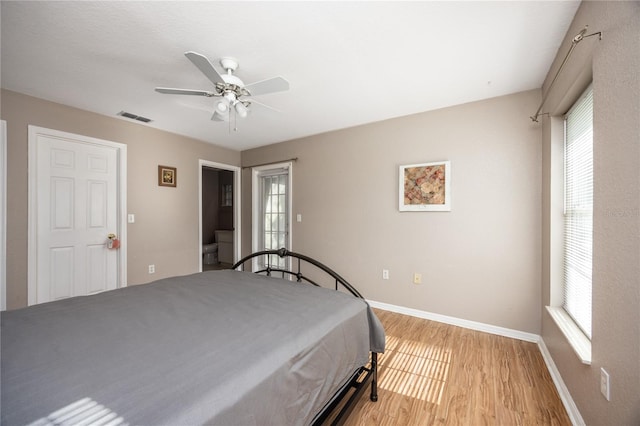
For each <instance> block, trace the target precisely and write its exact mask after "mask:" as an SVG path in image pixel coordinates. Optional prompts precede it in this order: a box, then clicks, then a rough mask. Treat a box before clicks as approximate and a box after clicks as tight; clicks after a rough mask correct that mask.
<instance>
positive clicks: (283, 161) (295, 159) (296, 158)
mask: <svg viewBox="0 0 640 426" xmlns="http://www.w3.org/2000/svg"><path fill="white" fill-rule="evenodd" d="M289 161H298V157H294V158H289V159H287V160H280V161H270V162H268V163H261V164H253V165H251V166H242V168H243V169H250V168H252V167H260V166H270V165H272V164H278V163H287V162H289Z"/></svg>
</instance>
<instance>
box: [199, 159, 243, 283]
mask: <svg viewBox="0 0 640 426" xmlns="http://www.w3.org/2000/svg"><path fill="white" fill-rule="evenodd" d="M203 167H210V168H213V169H220V170H228V171H230V172H233V228H234V232H233V261H234V262H237V261H238V260H240V254H241V253H242V250H241V247H240V244H241V241H242V238H241V228H242V227H241V223H242V222H241V217H240V214H241V212H242V209H241V208H240V207H241V206H240V200H241V199H242V197H241V196H240V192H241V191H242V186H241V181H240V178H241V175H242V173H241V172H242V169H241V168H240V167H238V166H231V165H229V164H222V163H216V162H215V161H209V160H202V159H200V160H198V253H199V256H200V257H199V258H198V259H199V260H198V265H199V266H198V271H200V272H202V168H203Z"/></svg>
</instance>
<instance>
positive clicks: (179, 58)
mask: <svg viewBox="0 0 640 426" xmlns="http://www.w3.org/2000/svg"><path fill="white" fill-rule="evenodd" d="M578 5H579V2H578V1H513V2H489V1H472V2H457V1H445V2H398V1H394V2H369V1H356V2H335V1H326V2H266V1H263V2H243V1H234V2H220V1H215V2H214V1H211V2H180V1H171V2H108V1H96V2H54V1H50V2H27V1H20V2H7V1H3V2H2V5H1V14H2V27H1V37H2V39H1V41H2V51H1V55H2V56H1V65H2V68H1V74H0V77H1V82H2V87H3V88H5V89H9V90H13V91H17V92H21V93H25V94H28V95H32V96H36V97H39V98H43V99H47V100H51V101H54V102H59V103H63V104H66V105H71V106H74V107H77V108H82V109H85V110H89V111H94V112H97V113H100V114H104V115H108V116H115V114H117V113H118V112H119V111H122V110H125V111H128V112H131V113H134V114H137V115H141V116H145V117H149V118H151V119H152V120H154V121H153V122H152V123H150V124H141V125H148V126H151V127H156V128H158V129H163V130H167V131H170V132H174V133H178V134H182V135H186V136H190V137H193V138H196V139H200V140H203V141H207V142H210V143H214V144H216V145H221V146H226V147H229V148H233V149H238V150H243V149H247V148H252V147H257V146H261V145H267V144H271V143H276V142H280V141H284V140H289V139H294V138H299V137H303V136H308V135H313V134H318V133H323V132H327V131H331V130H336V129H341V128H346V127H352V126H357V125H360V124H365V123H370V122H374V121H379V120H385V119H389V118H393V117H398V116H403V115H409V114H414V113H419V112H423V111H428V110H433V109H437V108H442V107H447V106H451V105H456V104H461V103H466V102H472V101H476V100H480V99H486V98H491V97H495V96H501V95H505V94H509V93H515V92H519V91H523V90H529V89H535V88H540V87H541V85H542V82H543V79H544V77H545V75H546V73H547V71H548V69H549V66H550V65H551V62H552V61H553V59H554V57H555V55H556V52H557V50H558V48H559V46H560V43H561V41H562V39H563V37H564V35H565V33H566V31H567V29H568V27H569V24H570V23H571V20H572V19H573V16H574V14H575V12H576V10H577V8H578ZM189 50H192V51H196V52H199V53H201V54H203V55H205V56H207V57H208V58H209V59H210V60H211V62H212V63H213V64H214V65H216V66H217V65H218V59H219V58H220V57H223V56H234V57H236V58H237V59H238V60H239V62H240V68H239V69H238V71H237V75H238V76H239V77H240V78H241V79H242V80H243V81H244V82H245V83H246V84H249V83H252V82H255V81H259V80H263V79H265V78H269V77H274V76H278V75H280V76H282V77H284V78H286V79H287V80H288V81H289V82H290V85H291V89H290V90H289V91H288V92H282V93H275V94H270V95H264V96H260V97H256V99H257V100H259V101H261V102H264V103H266V104H268V105H270V106H272V107H274V108H277V109H279V110H281V112H280V113H278V112H275V111H272V110H270V109H266V108H263V107H260V106H257V105H253V106H252V111H251V114H250V116H249V117H247V118H246V119H244V120H238V125H237V127H238V130H237V131H230V128H229V125H228V124H227V123H224V122H215V121H211V120H210V117H211V114H212V111H213V102H214V100H213V98H205V97H196V96H184V95H163V94H159V93H156V92H155V91H154V88H155V87H156V86H165V87H180V88H189V89H203V90H211V89H212V84H211V83H210V82H209V80H207V79H206V78H205V77H204V75H203V74H202V73H201V72H200V71H199V70H198V69H197V68H196V67H195V66H194V65H193V64H192V63H191V62H190V61H189V60H188V59H187V58H186V57H185V56H184V52H186V51H189ZM220 71H221V70H220ZM221 72H222V71H221ZM534 112H535V111H531V113H532V114H533V113H534ZM120 119H122V120H126V119H125V118H120ZM523 119H526V117H523Z"/></svg>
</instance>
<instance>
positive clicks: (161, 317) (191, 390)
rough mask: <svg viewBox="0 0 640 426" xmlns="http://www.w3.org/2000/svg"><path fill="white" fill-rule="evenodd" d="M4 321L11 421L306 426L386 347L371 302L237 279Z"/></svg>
mask: <svg viewBox="0 0 640 426" xmlns="http://www.w3.org/2000/svg"><path fill="white" fill-rule="evenodd" d="M1 321H2V336H1V344H2V347H1V356H2V358H1V380H2V382H1V420H2V424H3V425H23V424H29V423H33V422H35V423H36V424H60V422H61V421H62V420H65V419H66V420H67V421H68V423H70V424H77V423H78V421H80V420H86V421H87V422H88V423H96V422H98V421H102V422H103V423H106V422H107V421H111V422H112V424H125V423H128V424H132V425H197V424H219V425H267V424H273V425H303V424H308V423H310V422H311V421H312V419H313V417H314V416H315V414H316V413H317V412H318V411H320V410H321V408H322V407H323V406H324V404H325V403H326V402H327V400H328V399H329V398H330V397H331V396H332V395H333V393H334V392H335V391H336V390H337V389H338V388H339V387H341V386H342V385H343V384H344V382H345V381H346V380H347V379H348V377H349V376H350V374H351V373H352V372H353V371H354V370H355V369H356V368H357V367H359V366H361V365H364V364H366V363H367V360H368V352H369V349H372V350H374V351H377V352H382V351H383V350H384V331H383V330H382V327H381V325H380V323H379V321H378V319H377V318H376V317H375V315H374V314H373V312H372V311H371V309H370V308H369V307H368V305H367V304H366V303H365V302H364V301H363V300H361V299H357V298H355V297H352V296H351V295H347V294H344V293H341V292H337V291H334V290H329V289H323V288H317V287H313V286H311V285H305V284H297V283H293V282H289V281H285V280H282V279H278V278H268V277H264V276H259V275H255V274H251V273H248V272H237V271H213V272H204V273H200V274H194V275H189V276H185V277H176V278H169V279H164V280H160V281H157V282H155V283H151V284H147V285H140V286H131V287H127V288H124V289H119V290H115V291H109V292H104V293H101V294H97V295H93V296H85V297H78V298H72V299H65V300H61V301H57V302H52V303H45V304H42V305H37V306H32V307H29V308H25V309H20V310H16V311H10V312H3V313H2V317H1ZM92 415H93V416H94V417H91V416H92ZM74 416H75V417H74ZM61 419H62V420H61ZM55 422H58V423H55Z"/></svg>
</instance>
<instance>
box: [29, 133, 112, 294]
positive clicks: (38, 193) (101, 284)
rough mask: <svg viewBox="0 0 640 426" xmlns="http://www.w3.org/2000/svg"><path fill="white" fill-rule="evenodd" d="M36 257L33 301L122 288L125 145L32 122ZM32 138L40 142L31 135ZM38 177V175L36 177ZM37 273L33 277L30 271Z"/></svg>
mask: <svg viewBox="0 0 640 426" xmlns="http://www.w3.org/2000/svg"><path fill="white" fill-rule="evenodd" d="M29 138H30V141H29V143H30V148H31V149H33V151H34V154H35V159H33V158H30V162H31V161H33V163H32V164H33V165H35V169H33V168H31V167H30V170H32V172H31V174H30V183H34V184H35V185H33V184H32V185H30V191H32V192H33V194H31V195H30V198H31V202H32V203H31V205H30V210H31V209H33V210H34V211H33V212H31V218H32V219H31V220H32V223H31V226H32V227H33V226H34V225H35V229H34V230H33V231H34V232H32V233H31V234H34V235H30V240H31V242H33V243H35V250H34V251H33V252H31V253H32V254H35V259H32V257H33V256H30V259H29V260H30V264H31V263H32V262H33V268H30V273H31V274H34V275H35V276H30V277H29V281H30V283H29V284H30V286H29V304H30V305H31V304H35V303H43V302H48V301H52V300H58V299H64V298H66V297H71V296H80V295H88V294H93V293H99V292H101V291H105V290H112V289H115V288H117V287H119V286H121V285H123V283H121V282H120V281H121V279H120V278H121V275H120V274H119V270H120V267H121V265H120V263H121V262H120V258H121V256H120V254H121V253H120V250H122V247H120V248H117V249H113V248H111V249H110V248H109V247H108V244H107V243H108V241H109V240H108V237H107V236H108V235H109V234H110V233H113V234H115V235H116V236H117V237H118V238H119V240H120V242H121V243H122V242H123V238H124V236H123V235H121V231H122V228H123V227H122V226H120V223H121V221H120V220H119V216H120V214H119V213H120V199H119V192H120V191H119V183H120V179H119V168H120V164H119V160H120V155H119V154H120V150H121V149H122V146H121V145H120V144H110V143H106V141H99V140H96V139H92V138H84V137H82V136H78V135H71V134H66V133H62V132H54V131H50V130H47V129H38V128H31V127H30V134H29ZM32 139H33V140H32ZM33 175H35V176H33ZM31 274H30V275H31Z"/></svg>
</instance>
